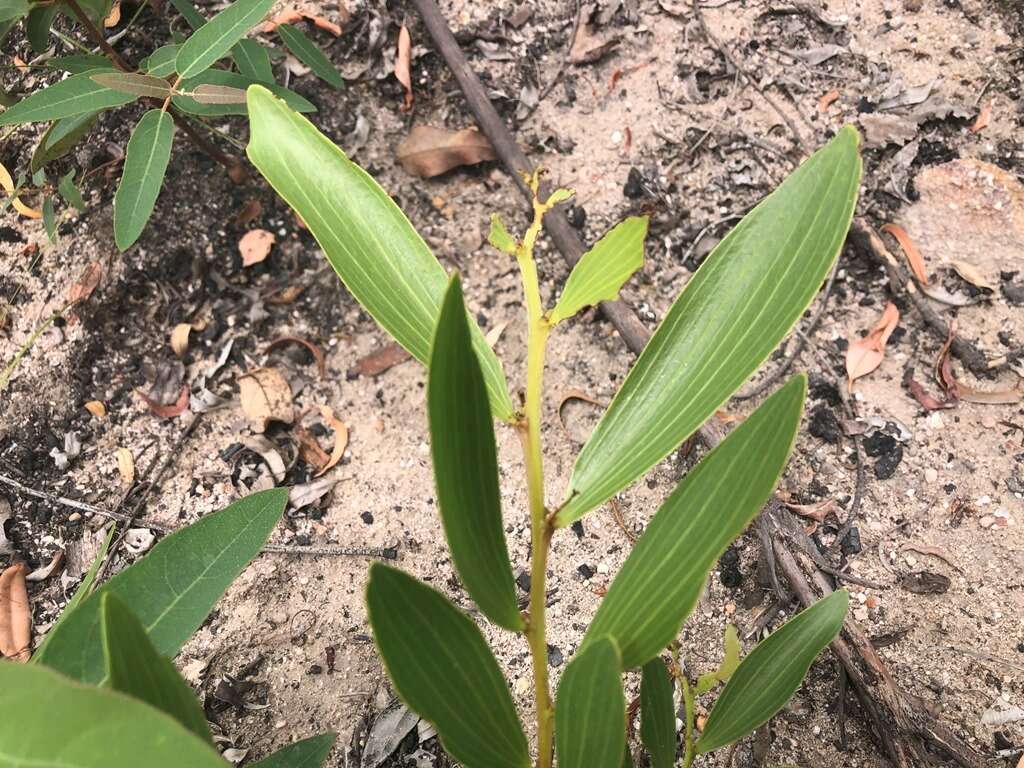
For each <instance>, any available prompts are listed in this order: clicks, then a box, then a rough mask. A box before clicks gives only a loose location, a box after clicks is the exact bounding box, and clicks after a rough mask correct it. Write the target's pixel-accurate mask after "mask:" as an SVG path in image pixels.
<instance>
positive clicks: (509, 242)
mask: <svg viewBox="0 0 1024 768" xmlns="http://www.w3.org/2000/svg"><path fill="white" fill-rule="evenodd" d="M487 242H489V243H490V244H491V245H493V246H494V247H495V248H497V249H498V250H499V251H501V252H502V253H507V254H508V255H509V256H514V255H515V253H516V250H517V247H516V241H515V238H513V237H512V235H510V234H509V232H508V230H507V229H506V228H505V222H503V221H502V220H501V217H500V216H498V214H496V213H492V214H491V232H490V234H488V235H487Z"/></svg>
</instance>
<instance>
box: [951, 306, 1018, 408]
mask: <svg viewBox="0 0 1024 768" xmlns="http://www.w3.org/2000/svg"><path fill="white" fill-rule="evenodd" d="M956 331H957V324H956V321H955V320H954V321H952V322H951V323H950V324H949V336H947V337H946V342H945V343H944V344H943V345H942V348H941V349H940V350H939V356H938V358H936V361H935V378H936V380H937V381H938V382H939V385H940V386H941V387H942V388H943V389H944V390H945V391H946V394H947V396H948V397H949V398H950V399H951V400H963V401H965V402H968V403H976V404H978V405H1013V404H1015V403H1019V402H1020V401H1021V400H1022V399H1024V389H1022V382H1024V379H1019V378H1018V380H1017V385H1016V386H1014V387H1007V388H1004V389H978V388H977V387H973V386H971V385H970V384H966V383H964V382H962V381H959V380H958V379H957V378H956V376H955V374H954V373H953V363H952V356H951V354H950V353H951V351H952V347H953V341H954V339H956Z"/></svg>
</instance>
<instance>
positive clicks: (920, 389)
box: [903, 369, 953, 411]
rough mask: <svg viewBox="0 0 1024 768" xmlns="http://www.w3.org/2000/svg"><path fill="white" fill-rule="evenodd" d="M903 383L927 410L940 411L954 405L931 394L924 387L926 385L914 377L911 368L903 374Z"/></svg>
mask: <svg viewBox="0 0 1024 768" xmlns="http://www.w3.org/2000/svg"><path fill="white" fill-rule="evenodd" d="M903 385H904V386H905V387H906V388H907V391H908V392H910V394H911V395H912V396H913V398H914V399H915V400H917V402H918V404H919V405H920V406H921V407H922V408H924V409H925V410H926V411H938V410H941V409H943V408H952V407H953V403H950V402H944V401H942V400H939V399H938V398H936V397H933V396H932V395H930V394H929V393H928V390H926V389H925V388H924V385H923V384H922V383H921V382H919V381H918V380H917V379H915V378H914V377H913V375H912V374H911V373H910V370H909V369H908V370H907V371H906V372H905V373H904V374H903Z"/></svg>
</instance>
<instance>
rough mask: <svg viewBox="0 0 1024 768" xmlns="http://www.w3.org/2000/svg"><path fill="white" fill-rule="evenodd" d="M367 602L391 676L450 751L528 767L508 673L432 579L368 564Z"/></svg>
mask: <svg viewBox="0 0 1024 768" xmlns="http://www.w3.org/2000/svg"><path fill="white" fill-rule="evenodd" d="M366 606H367V609H368V611H369V615H370V625H371V626H372V627H373V636H374V639H375V640H376V643H377V649H378V650H379V651H380V655H381V658H382V659H383V660H384V666H385V667H386V668H387V671H388V676H389V677H390V678H391V682H393V683H394V684H395V689H396V690H397V691H398V694H399V695H400V696H401V697H402V699H403V700H404V701H405V703H406V704H408V705H409V707H410V708H411V709H412V710H413V711H415V712H416V713H417V714H419V715H420V716H421V717H423V718H424V719H425V720H427V721H429V722H430V723H432V724H433V725H434V727H435V728H436V729H437V732H438V734H439V735H440V737H441V743H442V744H443V746H444V749H445V751H446V752H447V753H448V754H449V755H451V756H452V757H453V758H455V759H456V760H458V761H460V762H462V763H464V764H465V765H466V766H467V768H527V766H529V765H530V754H529V750H528V749H527V746H526V736H525V735H523V729H522V726H521V725H520V724H519V718H518V716H517V715H516V710H515V706H514V705H513V703H512V697H511V696H510V695H509V692H508V686H507V684H506V683H505V678H504V677H503V676H502V674H501V670H500V669H498V663H497V662H496V661H495V660H494V656H492V655H491V651H490V649H489V648H488V647H487V642H486V641H485V640H484V637H483V635H482V634H480V630H479V629H477V626H476V625H475V624H474V623H473V622H472V621H471V620H470V619H469V618H468V617H467V616H466V615H465V614H463V613H462V612H461V611H460V610H458V609H457V608H456V607H455V606H454V605H452V604H451V603H450V602H448V600H447V599H445V598H444V596H442V595H441V594H440V593H438V592H437V591H435V590H433V589H431V588H430V587H428V586H427V585H426V584H423V583H421V582H419V581H417V580H416V579H414V578H413V577H412V576H409V575H408V574H405V573H403V572H402V571H399V570H396V569H394V568H389V567H388V566H386V565H383V564H382V563H374V564H373V565H371V566H370V582H369V584H368V585H367V588H366ZM616 674H617V673H616ZM620 695H621V693H620ZM619 754H621V751H620V753H619Z"/></svg>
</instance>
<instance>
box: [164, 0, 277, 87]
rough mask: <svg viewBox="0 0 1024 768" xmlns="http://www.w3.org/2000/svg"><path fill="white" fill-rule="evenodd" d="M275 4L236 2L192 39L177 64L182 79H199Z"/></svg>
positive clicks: (183, 47)
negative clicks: (204, 71) (201, 74)
mask: <svg viewBox="0 0 1024 768" xmlns="http://www.w3.org/2000/svg"><path fill="white" fill-rule="evenodd" d="M273 5H274V0H235V2H233V3H232V4H231V5H229V6H228V7H227V8H225V9H224V10H223V11H221V12H220V13H218V14H217V15H216V16H214V17H213V18H212V19H210V20H209V21H208V22H206V24H204V25H203V26H201V27H200V28H199V29H197V30H196V31H195V32H193V33H192V36H191V37H189V39H188V40H186V41H185V42H184V43H182V44H181V48H180V50H179V51H178V59H177V63H176V64H175V69H177V71H178V74H179V75H181V76H182V78H185V79H187V78H190V77H195V76H196V75H198V74H199V73H200V72H202V71H203V70H205V69H209V68H210V66H212V65H213V63H214V62H216V61H217V60H218V59H220V58H221V57H223V56H225V55H226V54H227V53H228V52H229V51H230V50H231V48H232V46H234V44H235V43H237V42H238V41H239V40H240V39H241V38H242V37H244V36H245V33H246V32H248V31H249V30H250V29H251V28H252V27H254V26H255V25H256V24H257V23H258V22H259V21H260V20H261V19H262V18H263V17H264V16H266V15H267V12H268V11H269V10H270V8H271V7H272V6H273Z"/></svg>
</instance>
